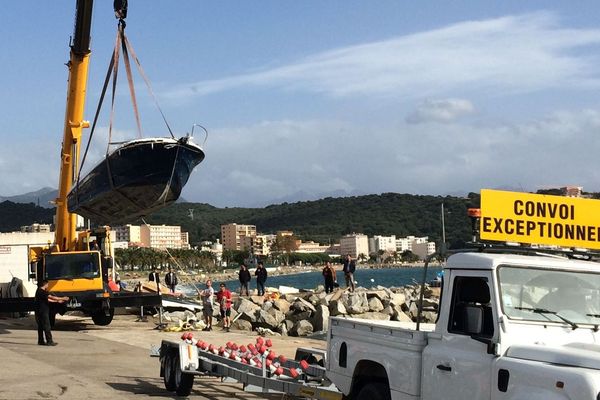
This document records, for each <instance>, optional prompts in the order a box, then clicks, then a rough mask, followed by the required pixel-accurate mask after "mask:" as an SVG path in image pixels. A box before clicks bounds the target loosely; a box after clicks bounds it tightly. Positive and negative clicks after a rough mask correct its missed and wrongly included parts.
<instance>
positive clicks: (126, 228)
mask: <svg viewBox="0 0 600 400" xmlns="http://www.w3.org/2000/svg"><path fill="white" fill-rule="evenodd" d="M112 230H113V231H114V232H115V237H116V239H117V240H116V241H117V242H126V243H130V244H136V245H141V244H142V231H141V229H140V226H139V225H130V224H128V225H121V226H115V227H113V228H112Z"/></svg>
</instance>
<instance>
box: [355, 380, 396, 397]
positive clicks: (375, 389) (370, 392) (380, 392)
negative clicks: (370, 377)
mask: <svg viewBox="0 0 600 400" xmlns="http://www.w3.org/2000/svg"><path fill="white" fill-rule="evenodd" d="M391 398H392V397H391V394H390V388H389V387H388V385H386V384H385V383H367V384H366V385H365V386H363V388H362V389H361V390H360V392H358V396H356V400H391Z"/></svg>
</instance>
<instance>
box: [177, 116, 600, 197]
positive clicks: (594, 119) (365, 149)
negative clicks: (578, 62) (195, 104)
mask: <svg viewBox="0 0 600 400" xmlns="http://www.w3.org/2000/svg"><path fill="white" fill-rule="evenodd" d="M599 130H600V110H592V109H589V110H582V111H579V112H558V113H554V114H551V115H549V116H547V117H545V118H542V119H539V120H533V121H529V122H524V123H520V124H496V125H483V124H481V123H479V124H477V125H473V124H465V123H457V122H454V123H446V124H437V125H431V124H415V125H404V126H401V127H397V126H393V124H390V125H387V126H383V127H381V128H380V129H372V130H370V129H369V128H366V127H364V126H357V125H349V124H345V123H341V122H336V121H309V122H301V121H279V122H277V121H271V122H264V123H262V124H257V125H255V126H250V127H246V128H234V129H223V130H221V131H219V132H215V133H214V134H212V135H211V137H212V140H211V141H210V143H209V144H208V145H207V149H206V152H207V158H206V161H205V162H204V163H203V164H201V165H200V166H199V167H198V169H197V170H196V171H194V173H193V174H192V178H191V179H190V182H189V183H188V187H187V188H186V192H185V193H184V197H185V198H186V199H188V200H194V201H202V202H208V203H211V204H216V205H229V206H232V205H255V204H269V203H270V202H272V201H273V200H274V199H278V198H289V197H291V196H293V195H294V194H296V193H298V192H304V193H310V194H319V193H320V194H321V195H322V196H324V195H329V194H331V193H332V192H336V193H354V192H356V191H360V192H362V193H381V192H401V193H405V192H406V193H420V194H443V193H457V192H461V191H462V192H464V193H467V192H469V191H477V190H479V189H480V188H486V187H487V188H498V187H521V188H523V189H526V190H535V189H536V188H538V187H543V186H547V185H556V184H562V185H566V184H576V185H581V186H584V188H585V189H587V190H590V191H593V190H597V191H598V190H600V187H599V185H598V182H599V178H600V172H598V170H597V169H596V168H595V167H594V166H595V164H596V163H597V154H600V143H599V142H598V141H597V140H596V136H597V132H598V131H599ZM249 148H252V149H260V150H258V151H257V150H252V151H248V149H249ZM233 154H235V155H236V156H235V157H233V156H232V155H233ZM240 155H242V156H240ZM231 171H234V172H231Z"/></svg>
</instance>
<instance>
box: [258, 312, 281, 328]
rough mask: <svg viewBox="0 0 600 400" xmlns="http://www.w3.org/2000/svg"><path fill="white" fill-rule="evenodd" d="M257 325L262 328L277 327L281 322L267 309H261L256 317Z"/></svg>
mask: <svg viewBox="0 0 600 400" xmlns="http://www.w3.org/2000/svg"><path fill="white" fill-rule="evenodd" d="M256 325H257V326H260V327H261V328H268V329H276V328H277V326H279V322H277V320H276V319H275V318H274V317H273V316H272V315H271V314H269V313H268V312H267V311H264V310H260V312H259V313H258V316H257V318H256Z"/></svg>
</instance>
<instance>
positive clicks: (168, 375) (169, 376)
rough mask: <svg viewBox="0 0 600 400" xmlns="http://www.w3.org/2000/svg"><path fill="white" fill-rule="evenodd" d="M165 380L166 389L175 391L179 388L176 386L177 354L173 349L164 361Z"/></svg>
mask: <svg viewBox="0 0 600 400" xmlns="http://www.w3.org/2000/svg"><path fill="white" fill-rule="evenodd" d="M163 381H164V383H165V389H167V390H168V391H169V392H174V391H175V389H177V386H175V354H174V353H173V352H172V351H169V352H168V353H167V354H166V355H165V359H164V361H163Z"/></svg>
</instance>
